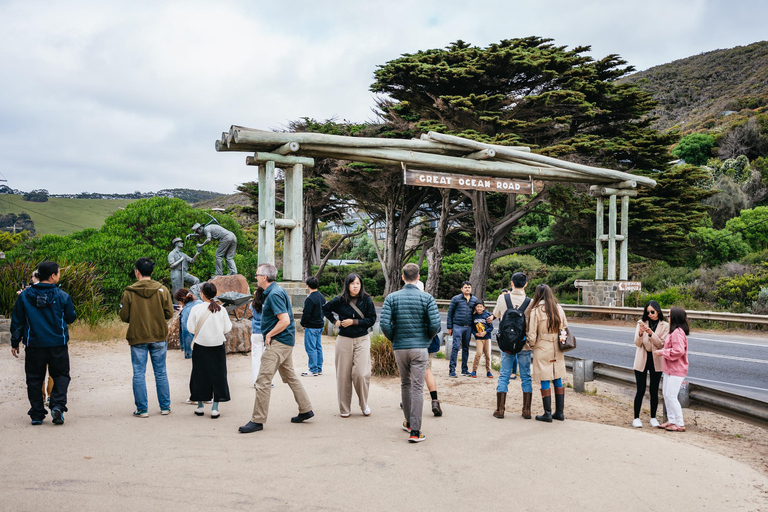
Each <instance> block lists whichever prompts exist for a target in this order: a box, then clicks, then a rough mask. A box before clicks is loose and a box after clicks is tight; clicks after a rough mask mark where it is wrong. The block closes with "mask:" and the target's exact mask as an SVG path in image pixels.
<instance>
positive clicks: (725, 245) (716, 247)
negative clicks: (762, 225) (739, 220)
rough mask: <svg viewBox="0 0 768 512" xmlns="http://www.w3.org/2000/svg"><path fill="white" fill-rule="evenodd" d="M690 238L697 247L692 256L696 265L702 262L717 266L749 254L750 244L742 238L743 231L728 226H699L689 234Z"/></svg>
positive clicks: (691, 258) (692, 260)
mask: <svg viewBox="0 0 768 512" xmlns="http://www.w3.org/2000/svg"><path fill="white" fill-rule="evenodd" d="M731 220H735V219H731ZM728 222H731V221H728ZM727 225H728V223H726V226H727ZM688 238H689V239H690V240H691V242H692V243H693V246H694V248H695V249H696V250H695V251H694V252H693V253H692V254H691V257H690V262H691V264H692V265H694V266H698V265H701V264H704V265H708V266H716V265H720V264H722V263H726V262H728V261H734V260H738V259H741V258H743V257H744V256H746V255H747V254H749V244H747V243H746V242H745V241H744V240H743V239H742V237H741V233H736V232H733V231H732V230H730V229H727V228H726V229H719V230H718V229H712V228H705V227H697V228H694V229H693V231H691V232H690V233H689V234H688Z"/></svg>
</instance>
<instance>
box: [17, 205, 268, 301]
mask: <svg viewBox="0 0 768 512" xmlns="http://www.w3.org/2000/svg"><path fill="white" fill-rule="evenodd" d="M214 217H215V218H216V219H217V221H218V222H219V223H220V224H221V225H222V226H224V227H225V228H227V229H229V230H230V231H232V232H233V233H234V234H235V235H236V236H237V237H238V247H237V255H236V256H235V262H236V264H237V267H238V272H240V273H241V274H243V275H246V276H253V274H255V269H256V262H257V255H256V253H255V251H254V249H253V247H252V246H250V245H249V244H244V243H241V240H242V239H243V235H242V231H241V229H240V227H239V225H238V224H237V222H235V221H234V220H233V219H232V218H230V217H228V216H226V215H221V214H214ZM209 220H210V218H209V217H208V216H207V215H206V214H205V213H204V212H203V211H201V210H196V209H193V208H192V207H190V206H189V205H188V204H187V203H185V202H184V201H182V200H180V199H171V198H165V197H155V198H151V199H142V200H139V201H135V202H133V203H130V204H129V205H128V206H127V207H126V208H125V210H119V211H117V212H115V213H114V214H112V215H111V216H110V217H108V218H107V219H106V221H105V223H104V226H103V227H102V228H101V229H99V230H96V229H86V230H83V231H78V232H76V233H73V234H72V235H69V236H57V235H46V236H42V237H39V238H35V239H32V240H30V241H29V242H27V243H23V244H20V245H19V246H17V247H16V248H15V249H14V250H13V251H12V252H11V254H10V255H9V258H10V259H15V258H25V259H32V260H33V261H42V260H44V259H49V260H54V261H59V262H61V261H64V260H66V261H71V262H89V263H92V264H93V265H94V266H95V268H96V269H98V272H99V273H100V276H101V277H100V279H99V285H100V286H101V290H102V292H103V295H104V299H105V304H106V305H107V306H109V307H110V308H115V307H116V306H117V304H118V303H119V301H120V297H121V295H122V292H123V289H125V287H126V286H128V285H129V284H131V283H133V282H134V277H133V272H132V270H133V264H134V262H135V261H136V260H137V259H138V258H140V257H147V258H151V259H152V260H153V261H154V262H155V273H154V274H153V276H152V277H153V278H154V279H156V280H158V281H160V282H162V283H164V284H165V285H166V286H170V284H171V283H170V269H169V268H168V253H169V252H170V251H171V249H172V247H171V240H172V239H173V238H175V237H181V238H184V237H185V235H186V234H187V233H190V232H191V227H192V225H193V224H194V223H195V222H199V223H201V224H205V223H207V222H208V221H209ZM194 244H195V241H194V240H190V241H187V242H186V247H185V252H187V253H188V254H189V255H190V256H192V255H194V253H195V245H194ZM215 251H216V244H215V243H214V244H210V245H207V246H206V247H205V248H204V249H203V253H202V254H201V255H200V257H199V258H198V260H197V262H196V263H195V264H194V265H192V268H190V270H189V271H190V273H192V274H194V275H196V276H197V277H199V278H200V279H201V280H205V279H208V278H209V277H210V276H211V275H212V274H213V271H214V253H215Z"/></svg>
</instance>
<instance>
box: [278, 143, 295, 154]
mask: <svg viewBox="0 0 768 512" xmlns="http://www.w3.org/2000/svg"><path fill="white" fill-rule="evenodd" d="M299 149H301V146H300V145H299V143H298V142H287V143H285V144H283V145H282V146H280V147H279V148H277V149H276V150H275V151H274V153H277V154H278V155H287V154H288V153H295V152H297V151H298V150H299Z"/></svg>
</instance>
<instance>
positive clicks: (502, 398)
mask: <svg viewBox="0 0 768 512" xmlns="http://www.w3.org/2000/svg"><path fill="white" fill-rule="evenodd" d="M506 408H507V394H506V393H502V392H497V393H496V410H495V411H493V417H494V418H499V419H501V418H503V417H504V410H505V409H506Z"/></svg>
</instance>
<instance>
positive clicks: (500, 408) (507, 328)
mask: <svg viewBox="0 0 768 512" xmlns="http://www.w3.org/2000/svg"><path fill="white" fill-rule="evenodd" d="M511 284H512V291H510V292H509V293H506V294H504V293H502V294H501V295H500V296H499V298H498V300H497V301H496V307H495V308H494V310H493V318H498V319H499V334H498V335H497V338H496V339H497V341H498V343H499V350H500V351H501V371H500V372H499V382H498V384H497V385H496V410H495V411H494V412H493V416H494V417H496V418H503V417H504V410H505V408H506V403H507V390H508V388H509V378H510V376H511V373H512V368H513V366H514V363H515V360H517V363H518V365H519V367H520V380H521V381H522V383H521V384H522V388H523V418H525V419H527V420H529V419H531V398H532V397H533V394H532V393H533V387H532V385H531V353H532V352H531V347H530V345H528V343H527V342H526V341H525V332H526V330H527V328H526V326H527V323H528V322H527V320H528V316H529V312H530V310H531V308H532V306H531V304H530V302H531V299H529V298H527V297H526V296H525V287H526V285H527V284H528V278H527V277H526V275H525V274H523V273H522V272H515V273H514V274H513V275H512V283H511ZM510 306H511V308H510ZM515 351H517V352H515Z"/></svg>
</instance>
